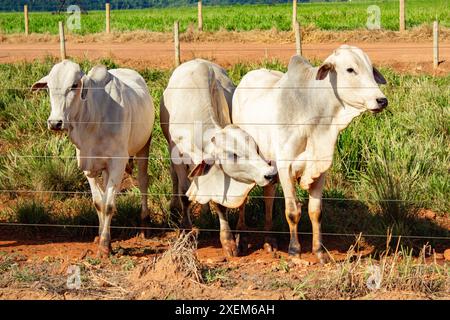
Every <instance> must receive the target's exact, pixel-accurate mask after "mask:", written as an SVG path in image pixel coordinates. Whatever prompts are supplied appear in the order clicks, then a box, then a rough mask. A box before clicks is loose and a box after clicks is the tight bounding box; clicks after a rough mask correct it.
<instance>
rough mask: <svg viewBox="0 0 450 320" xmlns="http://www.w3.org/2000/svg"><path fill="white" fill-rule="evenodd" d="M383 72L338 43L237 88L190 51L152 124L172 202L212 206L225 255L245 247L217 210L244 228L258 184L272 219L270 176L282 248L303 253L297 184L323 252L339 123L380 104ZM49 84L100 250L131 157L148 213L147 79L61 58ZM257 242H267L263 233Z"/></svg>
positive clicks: (53, 124)
mask: <svg viewBox="0 0 450 320" xmlns="http://www.w3.org/2000/svg"><path fill="white" fill-rule="evenodd" d="M385 83H386V80H385V79H384V77H383V76H382V74H381V73H380V72H379V71H378V70H377V69H376V68H375V67H373V66H372V63H371V61H370V59H369V57H368V56H367V55H366V54H365V53H364V52H363V51H362V50H361V49H359V48H356V47H351V46H347V45H343V46H341V47H339V48H338V49H336V50H335V51H334V52H333V53H332V54H331V55H330V56H329V57H328V58H327V59H326V60H325V61H324V63H323V64H322V65H321V66H319V67H313V66H312V65H311V64H310V63H309V62H308V61H306V60H305V59H304V58H303V57H301V56H293V57H292V58H291V61H290V63H289V66H288V71H287V72H286V73H282V72H278V71H271V70H267V69H260V70H254V71H251V72H249V73H248V74H247V75H245V76H244V78H243V79H242V81H241V82H240V84H239V86H237V87H235V85H234V84H233V82H232V81H231V80H230V79H229V77H228V76H227V74H226V71H225V70H224V69H223V68H221V67H220V66H218V65H216V64H214V63H212V62H208V61H206V60H201V59H196V60H192V61H189V62H186V63H184V64H182V65H180V66H179V67H178V68H176V69H175V71H174V72H173V74H172V76H171V78H170V80H169V83H168V86H167V88H166V89H165V91H164V94H163V97H162V98H161V103H160V123H161V127H162V130H163V133H164V136H165V138H166V140H167V145H168V148H169V153H170V156H171V167H170V175H171V178H172V184H173V193H172V200H171V209H175V208H179V209H181V211H182V217H183V219H182V226H183V227H185V228H191V227H192V223H191V218H190V216H191V213H190V208H191V204H192V202H198V203H201V204H204V205H206V204H207V203H209V202H212V203H214V204H215V208H216V210H215V211H217V214H218V216H219V220H220V241H221V244H222V247H223V250H224V252H225V254H227V255H231V256H235V255H239V254H242V253H243V252H244V250H245V248H244V246H243V245H242V241H241V237H240V235H239V231H238V233H237V234H236V235H235V236H233V234H232V232H231V228H230V226H229V224H228V220H227V214H226V209H227V208H239V221H238V224H237V228H236V229H237V230H245V228H246V226H245V219H244V214H245V211H244V209H245V208H244V207H245V200H246V198H247V196H248V194H249V192H250V191H251V190H252V188H253V187H254V186H255V185H259V186H261V187H263V188H264V201H265V227H264V229H265V230H266V231H270V230H271V229H272V207H273V203H274V196H275V188H276V184H277V183H280V184H281V187H282V190H283V193H284V199H285V213H286V219H287V222H288V224H289V230H290V244H289V254H291V255H298V254H300V243H299V241H298V235H297V226H298V222H299V220H300V213H301V208H300V203H299V201H298V200H297V198H296V192H295V184H296V182H297V180H300V186H301V187H302V188H303V189H305V190H307V191H308V192H309V202H308V213H309V216H310V219H311V222H312V227H313V248H312V249H313V251H314V253H315V254H316V255H317V257H318V258H319V260H320V261H321V262H326V261H327V259H328V255H327V254H326V253H324V252H323V245H322V240H321V205H322V190H323V187H324V182H325V174H326V171H327V170H328V169H329V168H330V166H331V163H332V159H333V153H334V149H335V145H336V142H337V138H338V135H339V133H340V131H342V130H343V129H345V128H346V127H347V126H348V125H349V124H350V122H351V121H352V120H353V119H354V118H355V117H357V116H358V115H360V114H361V113H363V112H364V111H370V112H372V113H377V112H380V111H381V110H383V109H384V108H385V107H386V106H387V104H388V100H387V99H386V97H385V95H384V94H383V93H382V92H381V90H380V89H379V86H378V85H379V84H385ZM44 88H47V89H48V92H49V96H50V103H51V114H50V117H49V118H48V128H49V129H51V130H64V131H66V132H67V134H68V136H69V138H70V140H71V141H72V142H73V144H74V145H75V147H76V152H77V161H78V165H79V167H80V169H81V170H82V171H83V172H84V174H85V176H86V178H87V179H88V182H89V185H90V188H91V191H92V198H93V203H94V206H95V208H96V211H97V214H98V218H99V234H98V235H99V236H98V254H99V255H100V256H104V255H107V254H108V253H109V252H110V242H111V236H110V224H111V218H112V216H113V214H114V211H115V195H116V194H117V193H118V192H119V190H120V184H121V181H122V178H123V174H124V171H125V170H126V168H127V165H128V163H129V161H131V160H130V159H133V158H134V159H135V160H136V161H137V164H138V181H139V189H140V191H141V197H142V211H141V220H142V223H145V220H146V219H148V217H149V210H148V206H147V190H148V184H149V177H148V173H147V167H148V157H149V153H150V152H151V149H150V141H151V136H152V131H153V126H154V120H155V119H154V118H155V110H154V105H153V101H152V98H151V96H150V94H149V90H148V87H147V85H146V83H145V81H144V79H143V78H142V77H141V76H140V75H139V74H138V73H137V72H135V71H133V70H129V69H115V70H107V69H106V68H105V67H104V66H96V67H94V68H93V69H92V70H90V71H89V73H88V74H84V73H83V71H82V70H81V68H80V66H79V65H78V64H76V63H74V62H71V61H69V60H64V61H63V62H61V63H58V64H56V65H55V66H54V67H53V68H52V70H51V72H50V73H49V74H48V75H47V76H45V77H44V78H42V79H41V80H39V81H37V82H36V83H35V84H34V85H33V87H32V89H33V90H40V89H44ZM264 246H265V248H266V249H267V250H272V249H273V247H274V246H276V241H275V240H274V239H271V238H269V237H267V238H266V243H265V245H264Z"/></svg>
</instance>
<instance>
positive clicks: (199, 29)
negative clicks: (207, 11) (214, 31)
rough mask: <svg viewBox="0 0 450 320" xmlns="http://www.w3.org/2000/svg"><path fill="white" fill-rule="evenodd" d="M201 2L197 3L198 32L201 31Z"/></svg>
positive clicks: (200, 0)
mask: <svg viewBox="0 0 450 320" xmlns="http://www.w3.org/2000/svg"><path fill="white" fill-rule="evenodd" d="M202 10H203V8H202V0H199V1H198V31H203V12H202Z"/></svg>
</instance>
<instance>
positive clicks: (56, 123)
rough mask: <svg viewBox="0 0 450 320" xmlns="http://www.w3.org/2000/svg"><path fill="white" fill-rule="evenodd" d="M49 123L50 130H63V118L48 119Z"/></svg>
mask: <svg viewBox="0 0 450 320" xmlns="http://www.w3.org/2000/svg"><path fill="white" fill-rule="evenodd" d="M47 123H48V128H49V129H50V130H54V131H61V130H62V128H63V121H62V120H48V121H47Z"/></svg>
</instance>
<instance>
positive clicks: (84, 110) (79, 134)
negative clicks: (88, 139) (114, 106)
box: [68, 100, 102, 148]
mask: <svg viewBox="0 0 450 320" xmlns="http://www.w3.org/2000/svg"><path fill="white" fill-rule="evenodd" d="M101 105H102V104H101V103H100V104H97V105H96V106H91V105H89V102H88V100H81V101H80V103H79V107H78V108H71V112H70V115H69V117H70V118H69V120H70V124H71V125H70V127H69V130H68V135H69V138H70V139H71V141H72V142H73V143H74V144H75V145H76V146H77V147H78V148H80V145H81V143H82V142H83V140H84V136H83V133H86V132H89V133H92V132H93V131H95V130H96V128H98V126H99V121H100V120H101V119H102V116H101V111H102V110H101V109H100V108H101Z"/></svg>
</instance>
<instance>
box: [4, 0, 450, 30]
mask: <svg viewBox="0 0 450 320" xmlns="http://www.w3.org/2000/svg"><path fill="white" fill-rule="evenodd" d="M374 4H375V5H378V6H379V7H380V9H381V26H382V28H383V29H387V30H398V28H399V27H398V12H399V8H398V5H399V4H398V1H397V0H374V1H357V0H356V1H352V3H341V2H333V3H302V4H299V8H298V19H299V21H300V24H302V25H312V26H315V27H317V28H319V29H324V30H352V29H364V28H366V21H367V7H368V6H370V5H374ZM291 11H292V7H291V4H278V5H234V6H205V7H204V13H203V21H204V22H203V23H204V30H205V31H217V30H220V29H225V30H237V31H246V30H255V29H259V30H270V29H272V28H275V29H277V30H284V31H286V30H290V29H291ZM436 16H437V17H438V18H439V20H440V21H441V24H442V25H443V26H446V27H448V26H449V25H450V20H449V10H448V2H447V1H446V0H408V2H407V4H406V26H407V28H411V27H414V26H418V25H421V24H431V23H432V21H433V20H434V19H435V17H436ZM65 19H66V16H65V15H52V14H50V13H42V12H31V13H30V30H31V32H33V33H46V32H49V33H52V34H56V33H57V32H58V21H59V20H65ZM196 19H197V9H196V7H183V8H163V9H146V10H117V11H112V13H111V21H112V22H111V28H112V30H113V31H117V32H122V31H131V30H150V31H160V32H169V31H171V30H172V28H173V23H174V21H175V20H179V21H180V28H181V31H185V30H186V29H187V28H188V26H189V25H196V23H197V20H196ZM104 29H105V18H104V12H102V11H91V12H89V14H88V15H82V18H81V30H78V31H76V32H77V33H79V34H89V33H98V32H103V31H104ZM0 32H2V33H22V32H24V21H23V14H22V13H0Z"/></svg>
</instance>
